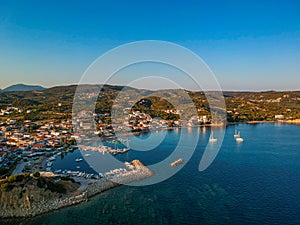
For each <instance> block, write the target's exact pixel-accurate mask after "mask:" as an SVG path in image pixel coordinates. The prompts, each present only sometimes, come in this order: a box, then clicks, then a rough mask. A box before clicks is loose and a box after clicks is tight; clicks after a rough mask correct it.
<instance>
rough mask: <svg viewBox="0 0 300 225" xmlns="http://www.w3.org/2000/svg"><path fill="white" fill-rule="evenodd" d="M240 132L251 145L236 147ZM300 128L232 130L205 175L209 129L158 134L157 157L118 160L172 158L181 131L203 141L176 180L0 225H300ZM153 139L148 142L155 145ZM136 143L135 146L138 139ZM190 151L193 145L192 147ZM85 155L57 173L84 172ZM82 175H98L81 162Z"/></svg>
mask: <svg viewBox="0 0 300 225" xmlns="http://www.w3.org/2000/svg"><path fill="white" fill-rule="evenodd" d="M235 129H238V130H240V131H241V134H242V136H243V138H244V139H245V141H244V142H243V143H239V144H238V143H236V142H235V140H234V138H233V134H234V132H235ZM299 131H300V127H299V126H296V125H280V124H273V123H270V124H256V125H246V124H240V125H236V126H230V127H228V128H227V130H226V135H225V139H224V143H223V145H222V148H221V150H220V152H219V154H218V156H217V158H216V159H215V161H214V162H213V164H212V165H211V166H210V167H209V168H208V169H207V170H205V171H203V172H199V171H198V166H199V161H200V159H201V156H202V154H203V151H204V149H205V146H206V144H207V140H208V138H209V135H210V129H209V128H193V129H181V130H170V131H160V132H157V133H155V134H154V135H153V136H152V137H153V138H152V139H151V138H150V135H149V134H148V135H147V134H146V135H144V136H140V137H139V138H140V140H143V141H144V145H145V146H147V145H151V144H153V141H155V140H158V139H159V138H160V137H162V136H163V135H166V136H165V139H164V140H163V142H162V143H161V144H160V145H159V146H158V147H156V148H155V149H154V150H151V151H144V152H143V151H134V150H132V151H130V152H128V153H126V154H124V155H118V156H117V158H118V159H119V160H122V161H129V160H132V159H140V160H141V161H142V162H143V163H144V164H146V165H149V164H153V163H157V162H160V161H161V160H163V159H164V158H165V157H167V156H169V155H170V154H171V153H172V150H173V149H174V147H175V146H176V144H177V142H178V138H179V136H180V133H181V132H186V133H187V134H188V137H189V138H194V137H195V135H198V136H199V142H198V145H197V148H196V151H195V152H194V154H193V157H192V158H191V160H190V161H188V162H187V163H186V164H185V165H184V167H183V168H182V169H181V170H180V171H179V172H178V173H177V174H176V175H174V176H173V177H171V178H170V179H168V180H166V181H164V182H161V183H158V184H155V185H151V186H144V187H130V186H122V187H119V188H115V189H112V190H109V191H106V192H105V193H102V194H99V195H97V196H95V197H93V198H92V199H91V200H90V201H89V202H87V203H82V204H79V205H76V206H72V207H69V208H64V209H61V210H58V211H54V212H50V213H48V214H44V215H41V216H39V217H36V218H33V219H19V220H8V221H1V222H0V223H5V224H39V225H41V224H59V225H61V224H72V225H76V224H87V225H88V224H105V225H107V224H172V225H173V224H195V225H199V224H241V225H242V224H293V225H295V224H300V132H299ZM149 138H150V139H149ZM130 139H133V138H132V137H131V138H130ZM185 144H186V148H189V147H190V146H189V144H190V142H189V140H187V141H186V143H185ZM79 156H80V152H79V151H76V152H75V153H73V154H68V155H67V156H65V157H64V159H63V160H57V161H55V163H54V165H55V167H57V168H59V167H60V166H61V165H65V166H66V165H67V166H69V167H70V168H74V166H75V167H76V166H78V164H76V163H75V162H74V160H75V158H77V157H79ZM80 167H81V169H84V170H90V169H91V170H92V168H90V167H89V165H88V164H85V163H84V162H83V163H80Z"/></svg>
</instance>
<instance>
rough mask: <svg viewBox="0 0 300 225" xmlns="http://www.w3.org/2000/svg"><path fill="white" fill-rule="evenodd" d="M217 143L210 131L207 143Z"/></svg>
mask: <svg viewBox="0 0 300 225" xmlns="http://www.w3.org/2000/svg"><path fill="white" fill-rule="evenodd" d="M217 141H218V139H217V138H214V132H213V131H212V132H211V135H210V137H209V142H210V143H214V142H217Z"/></svg>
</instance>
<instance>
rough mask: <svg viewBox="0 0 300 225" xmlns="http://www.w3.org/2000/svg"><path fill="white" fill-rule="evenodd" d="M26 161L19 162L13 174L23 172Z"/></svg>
mask: <svg viewBox="0 0 300 225" xmlns="http://www.w3.org/2000/svg"><path fill="white" fill-rule="evenodd" d="M25 164H26V163H25V162H21V163H20V164H18V165H17V166H16V169H15V170H14V171H13V172H12V175H15V174H21V173H22V170H23V169H24V167H25Z"/></svg>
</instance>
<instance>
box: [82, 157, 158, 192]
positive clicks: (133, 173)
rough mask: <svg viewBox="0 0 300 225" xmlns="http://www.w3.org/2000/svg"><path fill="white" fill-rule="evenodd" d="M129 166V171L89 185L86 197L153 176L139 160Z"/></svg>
mask: <svg viewBox="0 0 300 225" xmlns="http://www.w3.org/2000/svg"><path fill="white" fill-rule="evenodd" d="M131 166H132V169H131V170H129V171H126V172H122V173H119V174H115V175H111V176H106V177H104V178H102V179H101V180H100V181H97V182H93V183H90V184H89V185H88V186H87V188H86V191H87V196H88V197H90V196H93V195H96V194H98V193H101V192H103V191H106V190H109V189H111V188H114V187H117V186H120V185H123V184H129V183H132V182H136V181H140V180H143V179H146V178H148V177H151V176H154V173H153V172H152V171H151V170H150V169H149V168H148V167H146V166H144V165H143V164H142V163H141V162H140V161H139V160H133V161H132V162H131Z"/></svg>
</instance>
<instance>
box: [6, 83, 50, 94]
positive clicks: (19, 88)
mask: <svg viewBox="0 0 300 225" xmlns="http://www.w3.org/2000/svg"><path fill="white" fill-rule="evenodd" d="M45 89H46V88H44V87H42V86H39V85H26V84H14V85H11V86H9V87H7V88H5V89H3V90H2V92H10V91H44V90H45Z"/></svg>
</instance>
